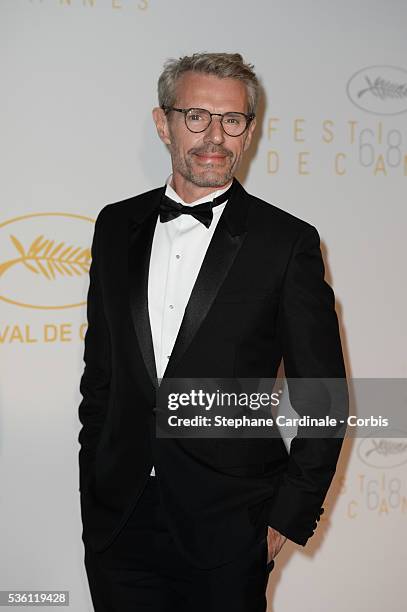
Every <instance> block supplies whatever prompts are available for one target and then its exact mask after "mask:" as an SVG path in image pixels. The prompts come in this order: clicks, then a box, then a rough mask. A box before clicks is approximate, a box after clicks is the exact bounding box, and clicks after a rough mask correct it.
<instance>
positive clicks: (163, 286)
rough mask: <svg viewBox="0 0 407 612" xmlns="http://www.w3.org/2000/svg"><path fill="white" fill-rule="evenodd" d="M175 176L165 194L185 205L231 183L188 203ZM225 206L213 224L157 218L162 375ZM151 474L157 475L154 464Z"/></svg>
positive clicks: (153, 266)
mask: <svg viewBox="0 0 407 612" xmlns="http://www.w3.org/2000/svg"><path fill="white" fill-rule="evenodd" d="M171 179H172V175H171V176H169V177H168V179H167V187H166V191H165V194H166V195H167V196H168V197H169V198H171V199H173V200H175V201H176V202H180V203H181V204H183V205H184V206H196V205H197V204H201V203H202V202H207V201H208V200H212V199H213V198H216V197H218V196H220V195H221V194H222V193H224V192H225V191H226V190H227V189H229V187H230V185H231V183H229V184H228V185H227V186H226V187H224V188H222V189H218V190H217V191H214V192H212V193H210V194H209V195H206V196H204V197H203V198H200V199H199V200H196V201H195V202H191V203H189V204H188V203H186V202H184V201H183V200H182V199H181V198H180V197H179V195H178V194H177V193H176V192H175V191H174V189H173V188H172V187H171V185H170V182H171ZM225 206H226V202H222V204H218V205H217V206H215V207H214V208H213V219H212V222H211V224H210V226H209V228H207V227H205V225H204V224H203V223H201V221H198V219H195V217H193V216H192V215H186V214H181V215H179V216H178V217H176V218H175V219H171V221H166V222H165V223H162V222H161V221H160V217H158V219H157V224H156V227H155V231H154V237H153V243H152V249H151V258H150V268H149V276H148V310H149V316H150V325H151V333H152V337H153V346H154V356H155V364H156V369H157V377H158V379H161V378H162V377H163V375H164V372H165V369H166V367H167V363H168V360H169V358H170V355H171V351H172V349H173V347H174V344H175V340H176V338H177V335H178V331H179V328H180V326H181V321H182V318H183V316H184V311H185V308H186V306H187V303H188V300H189V297H190V295H191V291H192V288H193V286H194V284H195V280H196V277H197V276H198V272H199V269H200V267H201V265H202V261H203V259H204V257H205V253H206V250H207V248H208V246H209V243H210V241H211V239H212V236H213V233H214V231H215V228H216V226H217V224H218V221H219V219H220V216H221V214H222V211H223V209H224V208H225ZM151 475H152V476H154V475H155V470H154V466H153V469H152V471H151Z"/></svg>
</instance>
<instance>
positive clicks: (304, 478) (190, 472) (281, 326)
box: [79, 53, 345, 612]
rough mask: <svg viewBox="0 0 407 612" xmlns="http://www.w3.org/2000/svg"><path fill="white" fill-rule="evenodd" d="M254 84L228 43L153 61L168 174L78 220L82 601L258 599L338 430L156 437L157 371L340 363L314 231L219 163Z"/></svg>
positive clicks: (322, 367)
mask: <svg viewBox="0 0 407 612" xmlns="http://www.w3.org/2000/svg"><path fill="white" fill-rule="evenodd" d="M258 92H259V85H258V81H257V78H256V76H255V74H254V72H253V67H252V66H251V65H248V64H245V63H244V61H243V59H242V57H241V56H240V55H239V54H227V53H219V54H218V53H216V54H215V53H213V54H211V53H204V54H194V55H193V56H191V57H183V58H181V59H180V60H171V61H168V62H167V64H166V66H165V69H164V71H163V73H162V75H161V76H160V79H159V84H158V93H159V107H157V108H155V109H154V110H153V118H154V122H155V125H156V127H157V131H158V134H159V137H160V138H161V140H162V141H163V142H164V143H165V145H167V147H168V149H169V151H170V154H171V161H172V175H171V177H170V178H169V179H168V181H167V184H166V186H165V187H160V188H158V189H154V190H152V191H149V192H147V193H144V194H142V195H139V196H135V197H133V198H130V199H128V200H125V201H123V202H120V203H116V204H113V205H108V206H106V207H105V208H104V209H103V210H102V211H101V213H100V214H99V216H98V219H97V221H96V226H95V234H94V240H93V245H92V266H91V272H90V287H89V294H88V331H87V334H86V340H85V364H86V366H85V371H84V374H83V377H82V380H81V392H82V395H83V401H82V403H81V405H80V408H79V417H80V420H81V422H82V424H83V427H82V430H81V432H80V435H79V442H80V443H81V450H80V489H81V505H82V518H83V528H84V529H83V540H84V543H85V564H86V570H87V573H88V579H89V585H90V590H91V595H92V600H93V604H94V607H95V610H96V612H106V611H117V612H127V611H130V610H132V611H133V610H134V611H141V610H154V611H160V612H164V611H177V612H180V611H184V610H185V611H188V612H203V611H204V610H205V612H209V611H211V612H229V611H232V610H233V612H260V611H264V610H265V609H266V598H265V590H266V586H267V578H268V573H269V571H270V570H271V569H272V567H273V564H274V558H275V556H276V555H277V554H278V552H279V551H280V549H281V547H282V546H283V544H284V542H285V541H286V539H287V538H289V539H290V540H292V541H293V542H296V543H298V544H301V545H305V543H306V542H307V540H308V538H309V537H310V536H311V535H312V534H313V531H314V529H315V527H316V523H317V521H318V520H319V516H320V513H321V512H322V511H323V509H322V508H321V505H322V503H323V500H324V498H325V495H326V492H327V490H328V487H329V485H330V482H331V480H332V477H333V475H334V473H335V467H336V463H337V459H338V455H339V452H340V448H341V440H340V439H333V438H332V439H316V438H300V437H299V436H297V437H296V438H295V439H294V440H293V441H292V444H291V448H290V453H289V454H288V452H287V450H286V447H285V445H284V442H283V440H282V439H281V437H276V438H272V439H266V438H262V439H256V438H252V439H251V438H244V439H221V438H219V439H204V438H191V439H179V438H178V439H177V438H173V439H171V438H160V437H156V423H155V419H156V398H157V389H158V388H159V386H160V382H161V384H162V381H166V380H169V379H180V378H185V379H188V378H194V379H195V380H196V379H197V378H209V379H210V378H213V379H216V380H221V379H225V380H228V379H234V378H239V377H242V378H243V377H244V378H249V379H250V378H260V377H266V378H273V377H275V376H276V372H277V369H278V367H279V364H280V362H281V359H282V358H283V360H284V366H285V373H286V376H287V377H292V378H297V379H306V378H311V379H317V378H320V379H322V378H324V379H325V378H333V379H343V380H344V379H345V368H344V364H343V357H342V351H341V343H340V337H339V331H338V322H337V317H336V314H335V309H334V295H333V292H332V289H331V288H330V287H329V285H327V284H326V283H325V281H324V266H323V262H322V257H321V253H320V249H319V236H318V232H317V231H316V229H315V228H314V227H313V226H312V225H310V224H308V223H306V222H304V221H302V220H300V219H298V218H296V217H294V216H292V215H290V214H289V213H286V212H284V211H282V210H280V209H279V208H277V207H275V206H273V205H271V204H268V203H266V202H263V201H262V200H259V199H258V198H255V197H254V196H251V195H249V194H248V193H247V192H246V191H245V190H244V189H243V187H242V186H241V185H240V183H239V182H238V181H237V180H236V179H234V175H235V173H236V171H237V169H238V167H239V164H240V163H241V160H242V156H243V154H244V152H245V151H246V150H247V149H248V147H249V145H250V142H251V140H252V137H253V133H254V130H255V127H256V118H255V112H256V104H257V99H258ZM208 201H209V202H210V204H207V202H208ZM294 395H295V394H294ZM300 399H301V398H300ZM294 408H296V409H298V412H301V409H303V407H302V406H301V401H298V405H296V402H295V401H294Z"/></svg>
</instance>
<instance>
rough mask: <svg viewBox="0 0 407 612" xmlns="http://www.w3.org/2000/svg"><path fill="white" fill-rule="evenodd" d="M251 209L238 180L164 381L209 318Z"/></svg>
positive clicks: (184, 318)
mask: <svg viewBox="0 0 407 612" xmlns="http://www.w3.org/2000/svg"><path fill="white" fill-rule="evenodd" d="M249 205H250V200H249V197H248V194H247V193H246V191H245V190H244V189H243V187H242V186H241V185H240V183H239V182H238V181H237V180H236V179H235V181H234V189H233V192H232V195H231V197H230V198H229V199H228V201H227V203H226V206H225V209H224V210H223V213H222V215H221V217H220V219H219V221H218V224H217V226H216V229H215V232H214V234H213V236H212V240H211V242H210V244H209V247H208V249H207V251H206V254H205V257H204V260H203V262H202V266H201V268H200V270H199V273H198V276H197V279H196V282H195V284H194V286H193V289H192V292H191V295H190V298H189V301H188V304H187V307H186V309H185V312H184V317H183V319H182V322H181V326H180V329H179V332H178V336H177V339H176V342H175V345H174V348H173V350H172V353H171V356H170V359H169V361H168V364H167V367H166V370H165V372H164V375H163V377H164V378H166V377H171V376H173V374H174V371H175V368H176V366H177V363H178V362H179V361H180V359H181V357H182V356H183V354H184V353H185V351H186V350H187V348H188V346H189V345H190V344H191V342H192V341H193V339H194V336H195V335H196V333H197V331H198V329H199V327H200V325H201V324H202V322H203V320H204V319H205V317H206V315H207V314H208V311H209V309H210V308H211V306H212V303H213V301H214V299H215V297H216V294H217V293H218V291H219V289H220V287H221V285H222V283H223V281H224V280H225V278H226V275H227V273H228V272H229V269H230V267H231V266H232V264H233V262H234V260H235V257H236V255H237V254H238V252H239V249H240V247H241V246H242V244H243V240H244V238H245V236H246V233H247V231H246V218H247V212H248V207H249Z"/></svg>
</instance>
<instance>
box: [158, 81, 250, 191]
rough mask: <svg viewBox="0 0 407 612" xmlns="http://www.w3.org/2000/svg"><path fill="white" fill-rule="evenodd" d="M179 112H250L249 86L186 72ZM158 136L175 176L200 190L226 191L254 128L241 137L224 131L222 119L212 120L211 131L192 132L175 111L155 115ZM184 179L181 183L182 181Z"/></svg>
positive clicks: (179, 88)
mask: <svg viewBox="0 0 407 612" xmlns="http://www.w3.org/2000/svg"><path fill="white" fill-rule="evenodd" d="M176 91H177V96H176V102H175V104H174V106H175V107H176V108H205V109H207V110H208V111H210V112H211V113H226V112H229V111H235V112H241V113H246V114H247V112H248V102H247V91H246V86H245V85H244V83H242V82H241V81H238V80H236V79H232V78H228V79H220V78H218V77H216V76H213V75H207V74H200V73H196V72H186V73H185V74H183V75H182V76H181V77H180V79H179V80H178V83H177V90H176ZM153 116H154V120H155V122H156V125H157V129H158V133H159V135H160V137H161V139H162V140H163V142H165V143H166V144H167V145H168V147H169V149H170V152H171V158H172V167H173V174H174V175H175V176H176V178H179V177H182V179H184V181H187V182H189V183H192V184H193V185H196V186H197V187H223V186H224V185H226V184H227V183H228V182H229V181H230V180H231V179H232V178H233V176H234V174H235V173H236V170H237V168H238V166H239V164H240V162H241V159H242V156H243V153H244V151H246V149H247V148H248V147H249V145H250V141H251V138H252V134H253V131H254V128H255V120H253V121H252V122H251V123H250V125H249V127H248V129H247V130H246V131H245V132H244V133H243V134H242V135H241V136H236V137H234V136H229V135H228V134H226V133H225V132H224V131H223V128H222V125H221V123H220V119H221V118H220V117H212V122H211V124H210V125H209V127H208V128H207V129H206V130H205V131H204V132H200V133H194V132H190V131H189V130H188V128H187V127H186V125H185V120H184V115H183V114H182V113H178V112H175V111H171V112H169V113H168V114H167V115H166V116H165V115H164V112H163V111H162V109H155V110H154V112H153ZM182 179H181V180H182Z"/></svg>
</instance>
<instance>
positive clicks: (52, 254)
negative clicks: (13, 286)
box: [0, 234, 91, 280]
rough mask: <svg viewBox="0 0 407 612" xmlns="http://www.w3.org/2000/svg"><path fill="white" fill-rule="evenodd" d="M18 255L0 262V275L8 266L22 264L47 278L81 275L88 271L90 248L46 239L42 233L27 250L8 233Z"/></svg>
mask: <svg viewBox="0 0 407 612" xmlns="http://www.w3.org/2000/svg"><path fill="white" fill-rule="evenodd" d="M10 239H11V241H12V243H13V245H14V246H15V248H16V250H17V252H18V255H19V257H16V258H14V259H9V260H8V261H5V262H3V263H1V264H0V276H2V275H3V274H4V273H5V272H6V271H7V270H8V269H9V268H11V267H13V266H16V265H19V264H21V265H23V266H25V268H27V270H30V272H32V273H34V274H41V275H42V276H44V277H45V278H47V279H48V280H55V279H56V278H57V276H58V275H60V276H82V275H83V274H86V273H87V272H89V268H90V262H91V251H90V249H84V248H83V247H74V246H67V245H66V244H65V242H58V243H57V244H55V240H47V239H46V238H44V236H43V235H40V236H37V237H36V238H34V240H33V241H32V243H31V244H30V246H29V247H28V250H25V249H24V247H23V245H22V244H21V242H20V241H19V240H18V238H16V236H13V235H12V234H10Z"/></svg>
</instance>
